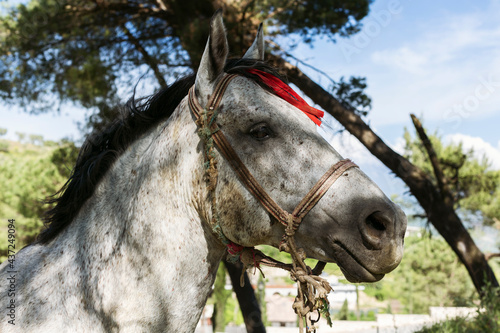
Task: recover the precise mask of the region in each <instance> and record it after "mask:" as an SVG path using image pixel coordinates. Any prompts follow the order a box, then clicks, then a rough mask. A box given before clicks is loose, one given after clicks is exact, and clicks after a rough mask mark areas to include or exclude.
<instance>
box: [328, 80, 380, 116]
mask: <svg viewBox="0 0 500 333" xmlns="http://www.w3.org/2000/svg"><path fill="white" fill-rule="evenodd" d="M366 87H367V84H366V78H362V77H351V78H349V82H346V81H344V77H341V78H340V81H339V82H338V83H337V85H336V86H335V87H334V89H333V93H334V94H335V95H336V97H337V98H338V99H339V101H341V102H342V103H344V104H345V106H346V107H347V109H350V110H352V111H354V112H356V113H357V114H359V115H360V116H366V115H367V114H368V112H369V111H370V109H371V102H372V100H371V98H370V97H368V95H366V94H365V89H366Z"/></svg>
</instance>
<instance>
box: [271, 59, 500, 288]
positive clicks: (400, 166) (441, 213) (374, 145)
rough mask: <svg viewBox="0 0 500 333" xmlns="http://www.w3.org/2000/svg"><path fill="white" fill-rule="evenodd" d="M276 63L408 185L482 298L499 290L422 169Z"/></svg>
mask: <svg viewBox="0 0 500 333" xmlns="http://www.w3.org/2000/svg"><path fill="white" fill-rule="evenodd" d="M273 61H274V62H275V63H276V64H277V65H278V67H279V68H280V69H281V70H282V71H283V72H284V73H285V74H286V75H287V77H288V79H289V80H290V82H291V83H293V84H295V85H296V86H297V87H298V88H299V89H300V90H302V91H303V92H304V93H305V94H306V95H307V96H308V97H309V98H311V99H312V100H313V101H314V102H315V103H316V104H318V105H320V106H321V107H322V108H323V109H325V110H328V112H329V113H330V114H331V115H332V116H333V117H335V119H337V121H338V122H340V123H341V124H342V126H344V128H345V129H346V130H348V131H349V132H350V133H351V134H352V135H354V136H355V137H356V138H357V139H358V140H359V141H360V142H361V143H362V144H363V145H364V146H365V147H366V148H367V149H368V150H369V151H370V152H371V153H372V154H373V155H374V156H375V157H377V158H378V159H379V160H380V161H381V162H382V163H384V164H385V165H386V166H387V167H388V168H389V169H390V170H391V171H392V172H394V173H395V174H396V175H397V176H398V177H399V178H401V179H402V180H403V181H404V182H405V183H406V185H407V186H408V187H409V188H410V191H411V193H412V194H413V195H414V196H415V198H416V199H417V200H418V202H419V203H420V205H421V206H422V208H423V209H424V210H425V212H426V214H427V217H428V219H429V221H430V222H431V223H432V224H433V225H434V227H435V228H436V229H437V231H438V232H439V233H440V234H441V235H442V236H443V237H444V239H445V240H446V242H448V244H449V245H450V246H451V248H452V249H453V251H454V252H455V253H456V254H457V256H458V258H459V259H460V261H462V263H463V264H464V265H465V267H466V268H467V271H468V272H469V275H470V277H471V279H472V281H473V283H474V286H475V287H476V290H477V291H478V292H479V293H480V294H481V290H482V287H483V286H484V285H485V281H490V282H491V284H492V285H493V286H498V281H497V279H496V277H495V274H494V273H493V271H492V270H491V267H490V266H489V265H488V262H487V260H486V258H485V256H484V254H483V253H482V252H481V251H480V250H479V248H478V247H477V246H476V244H475V243H474V241H473V240H472V238H471V237H470V235H469V233H468V232H467V230H466V229H465V227H464V226H463V224H462V221H461V220H460V218H459V217H458V215H457V214H456V212H455V209H454V207H453V206H452V205H449V204H448V205H447V204H445V202H444V200H443V197H442V196H441V194H440V192H439V190H438V189H437V188H436V186H434V184H433V183H432V181H431V179H430V178H429V177H428V176H427V175H426V174H425V173H424V172H423V171H422V170H421V169H420V168H418V167H416V166H415V165H413V164H412V163H410V162H409V161H408V160H407V159H406V158H404V157H403V156H401V155H399V154H398V153H396V152H395V151H394V150H392V149H391V148H390V147H389V146H387V145H386V144H385V143H384V141H383V140H382V139H381V138H380V137H379V136H377V135H376V134H375V133H374V132H373V131H372V129H371V128H370V127H369V126H368V125H367V124H366V123H365V122H364V121H363V120H362V119H361V117H359V116H358V115H356V114H354V113H353V112H351V111H349V110H347V109H346V108H345V107H343V106H342V104H341V103H340V102H339V101H338V100H337V99H335V97H333V96H332V95H331V94H329V93H328V92H327V91H325V90H324V89H323V88H322V87H321V86H319V85H318V84H317V83H315V82H314V81H312V80H311V79H310V78H309V77H308V76H307V75H305V74H304V73H303V72H302V71H301V70H300V69H299V68H297V67H296V66H294V65H292V64H290V63H289V62H287V61H285V60H283V59H282V58H279V57H276V56H275V57H273Z"/></svg>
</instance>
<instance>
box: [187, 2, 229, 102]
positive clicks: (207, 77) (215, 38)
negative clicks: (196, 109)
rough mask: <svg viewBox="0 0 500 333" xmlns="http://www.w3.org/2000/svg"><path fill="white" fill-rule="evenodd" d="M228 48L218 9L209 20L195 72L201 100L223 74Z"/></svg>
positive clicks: (220, 11)
mask: <svg viewBox="0 0 500 333" xmlns="http://www.w3.org/2000/svg"><path fill="white" fill-rule="evenodd" d="M228 50H229V48H228V45H227V36H226V28H225V27H224V22H222V9H219V10H218V11H217V12H215V14H214V16H213V17H212V20H211V21H210V35H209V37H208V41H207V45H206V46H205V51H204V52H203V56H202V57H201V61H200V67H198V72H197V74H196V83H195V85H196V90H197V91H198V92H199V94H198V97H199V98H201V99H202V100H203V99H204V98H205V97H206V96H207V94H208V95H210V94H211V93H212V89H211V88H213V87H212V86H213V85H214V83H215V82H216V81H217V78H219V76H221V75H222V74H223V71H224V65H225V64H226V59H227V54H228V52H229V51H228ZM207 88H208V89H209V90H207ZM205 92H206V93H207V94H205ZM200 102H201V100H200Z"/></svg>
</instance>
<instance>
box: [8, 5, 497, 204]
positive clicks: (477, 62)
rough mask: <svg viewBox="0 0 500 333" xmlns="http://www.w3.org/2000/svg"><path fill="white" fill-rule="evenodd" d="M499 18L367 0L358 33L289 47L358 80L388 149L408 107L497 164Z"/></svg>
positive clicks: (490, 11) (51, 120)
mask: <svg viewBox="0 0 500 333" xmlns="http://www.w3.org/2000/svg"><path fill="white" fill-rule="evenodd" d="M499 14H500V1H499V0H491V1H477V2H473V1H451V0H442V1H409V0H376V1H375V2H374V4H373V5H372V7H371V12H370V14H369V16H368V17H366V18H365V19H364V20H363V23H364V27H363V30H362V31H361V32H360V33H359V34H357V35H355V36H354V37H352V38H350V39H339V40H338V41H337V43H335V44H334V43H331V42H329V41H326V40H318V41H317V42H316V43H315V46H314V48H311V47H309V46H306V45H303V46H299V47H298V48H297V49H296V50H294V51H293V54H294V55H295V56H296V57H298V58H300V59H303V60H305V61H307V62H308V63H310V64H312V65H314V66H316V67H317V68H320V69H321V70H323V71H324V72H326V73H328V74H329V75H330V76H331V77H333V78H334V79H338V78H339V77H341V76H346V77H349V76H351V75H355V76H363V77H366V78H367V83H368V89H367V93H368V94H369V95H370V96H371V97H372V100H373V103H372V106H373V108H372V111H371V112H370V114H369V115H368V117H367V118H366V121H367V122H368V123H369V124H370V125H371V126H372V127H373V128H374V129H375V131H376V132H377V133H378V134H379V135H380V136H381V137H382V139H383V140H384V141H386V142H387V143H388V144H389V145H391V146H392V147H394V148H395V149H396V150H399V151H400V150H401V147H402V134H403V130H404V128H405V127H407V128H409V129H412V128H413V126H412V124H411V120H410V117H409V114H410V113H415V114H417V115H418V116H421V117H422V118H423V120H424V126H425V127H426V128H427V129H428V130H429V131H430V132H434V131H437V132H438V134H440V135H441V136H442V137H443V138H444V139H445V140H446V141H448V142H451V141H453V142H458V141H462V142H463V143H464V146H465V147H473V148H475V149H476V150H477V154H478V156H481V155H483V154H486V155H487V156H488V158H489V159H490V161H491V162H492V165H493V166H494V167H495V168H500V135H499V130H498V126H499V125H500V112H499V111H500V110H499V109H500V23H498V15H499ZM304 70H305V71H308V70H307V69H305V68H304ZM308 72H309V74H310V75H311V76H312V77H313V78H316V79H317V80H319V81H320V82H323V83H325V84H326V82H327V80H326V79H325V78H321V77H320V76H319V75H318V74H317V73H314V72H312V71H308ZM131 90H132V89H131ZM0 119H1V122H0V127H3V128H7V129H8V134H7V137H8V138H10V139H15V138H16V135H15V132H24V133H29V134H41V135H43V136H44V137H45V138H46V139H51V140H58V139H60V138H63V137H71V138H73V139H81V137H80V134H79V132H78V130H77V126H76V122H78V121H80V122H82V121H83V120H84V113H83V112H82V111H80V110H78V109H77V108H75V107H73V106H69V105H63V106H62V108H61V112H60V113H56V112H54V113H49V114H45V115H38V116H30V115H28V114H26V113H23V112H22V111H21V110H20V109H18V108H15V107H5V106H3V105H0ZM337 148H338V150H339V151H341V152H342V153H343V154H344V155H345V156H346V157H351V158H353V159H354V160H355V161H356V162H358V163H359V164H360V165H361V166H362V167H363V168H364V169H365V170H366V172H367V173H368V174H369V175H370V176H371V177H372V178H374V179H375V180H376V181H377V182H379V183H380V185H381V187H382V188H383V189H384V190H385V191H386V192H387V194H388V195H391V194H394V193H399V194H401V193H402V192H404V188H403V186H402V184H401V182H399V181H398V180H396V179H394V178H393V176H390V175H389V172H388V170H387V169H385V167H383V166H381V164H380V162H378V161H377V160H376V159H375V158H373V157H372V156H371V155H370V154H369V153H368V152H367V151H366V150H365V149H364V147H362V145H361V144H359V142H357V140H356V139H354V138H352V137H350V136H349V135H348V134H347V133H345V134H343V135H342V136H339V140H338V142H337Z"/></svg>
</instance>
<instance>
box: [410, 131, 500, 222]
mask: <svg viewBox="0 0 500 333" xmlns="http://www.w3.org/2000/svg"><path fill="white" fill-rule="evenodd" d="M429 138H430V140H431V143H432V145H433V147H434V150H435V151H436V155H437V157H438V159H439V163H440V165H441V168H442V169H443V173H444V176H445V178H446V180H447V183H448V185H449V188H450V191H451V192H452V195H453V198H454V200H455V205H456V207H457V208H458V209H460V210H462V211H465V212H467V211H468V212H471V213H473V214H480V215H481V216H482V220H483V222H484V223H485V224H488V225H491V224H494V223H495V221H500V170H492V169H491V167H490V163H489V162H488V159H487V157H486V156H485V157H484V158H483V159H482V160H478V159H477V158H475V157H474V155H473V153H474V151H473V150H468V151H466V150H465V149H464V148H463V146H462V144H461V143H460V144H453V143H452V144H449V145H444V144H443V143H442V140H441V139H440V138H439V137H438V136H436V135H431V136H429ZM404 139H405V141H406V146H405V157H407V158H408V159H409V160H410V161H411V162H412V163H413V164H415V165H417V166H418V167H420V168H421V169H422V170H424V172H425V173H427V174H428V175H429V176H430V177H431V178H432V179H433V181H434V183H435V184H437V181H436V179H435V176H434V172H433V169H432V166H431V164H430V162H429V158H428V155H427V152H426V150H425V148H424V147H423V144H422V143H421V141H420V140H419V139H418V138H413V137H412V136H411V134H410V133H409V132H408V131H407V130H406V131H405V134H404ZM464 217H466V216H464Z"/></svg>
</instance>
